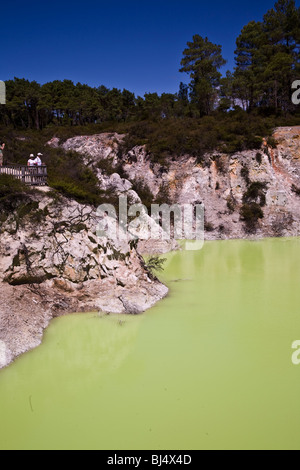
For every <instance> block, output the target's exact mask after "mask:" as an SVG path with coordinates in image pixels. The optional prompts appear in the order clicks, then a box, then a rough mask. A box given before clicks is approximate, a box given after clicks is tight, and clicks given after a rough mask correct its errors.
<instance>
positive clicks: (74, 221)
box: [0, 191, 168, 367]
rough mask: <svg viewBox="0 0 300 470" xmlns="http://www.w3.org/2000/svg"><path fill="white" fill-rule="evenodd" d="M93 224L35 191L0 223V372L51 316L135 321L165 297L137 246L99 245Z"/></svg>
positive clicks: (85, 210) (53, 196)
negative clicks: (119, 316)
mask: <svg viewBox="0 0 300 470" xmlns="http://www.w3.org/2000/svg"><path fill="white" fill-rule="evenodd" d="M4 219H5V220H4ZM99 222H100V218H99V216H97V214H96V213H95V211H94V210H93V209H92V208H91V207H86V206H82V205H80V204H78V203H76V202H75V201H70V200H68V199H66V198H63V197H61V196H59V195H58V194H57V193H51V192H50V193H49V194H47V193H44V192H39V191H36V192H35V193H33V194H32V195H30V196H28V197H27V199H26V202H23V203H22V206H21V207H18V209H17V211H14V212H10V213H7V214H6V215H5V216H4V217H3V219H2V225H1V238H0V278H1V280H2V281H3V282H2V286H1V293H0V299H1V300H0V301H1V312H0V367H3V366H5V365H7V364H8V363H9V362H10V361H11V360H12V359H13V358H15V357H16V356H18V355H19V354H21V353H22V352H24V351H27V350H28V349H31V348H32V347H35V346H37V345H38V344H39V343H40V341H41V339H42V332H43V329H44V328H45V327H46V326H47V325H48V323H49V321H50V320H51V318H53V316H57V315H61V314H64V313H72V312H80V311H101V312H108V313H110V312H111V313H131V314H138V313H141V312H143V311H145V310H147V309H148V308H150V307H152V306H153V305H154V304H155V303H156V302H157V301H158V300H160V299H162V298H163V297H165V296H166V295H167V292H168V289H167V288H166V287H165V286H164V285H163V284H161V283H160V282H159V281H158V280H157V279H155V278H153V277H152V276H151V275H150V274H149V272H148V271H147V269H146V268H145V265H144V262H143V259H142V258H141V256H140V255H139V254H138V252H137V251H136V248H135V242H134V241H129V242H127V241H117V240H115V241H114V242H113V241H111V240H108V239H107V238H98V237H97V226H98V224H99Z"/></svg>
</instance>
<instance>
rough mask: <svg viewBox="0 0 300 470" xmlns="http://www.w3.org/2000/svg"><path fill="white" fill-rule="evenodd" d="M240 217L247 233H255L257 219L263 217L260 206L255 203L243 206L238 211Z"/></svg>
mask: <svg viewBox="0 0 300 470" xmlns="http://www.w3.org/2000/svg"><path fill="white" fill-rule="evenodd" d="M240 215H241V219H242V220H243V221H244V222H245V229H246V232H247V233H255V232H256V230H257V226H258V221H259V219H263V217H264V213H263V211H262V208H261V206H260V205H259V204H257V203H255V202H251V203H250V204H243V206H242V207H241V210H240Z"/></svg>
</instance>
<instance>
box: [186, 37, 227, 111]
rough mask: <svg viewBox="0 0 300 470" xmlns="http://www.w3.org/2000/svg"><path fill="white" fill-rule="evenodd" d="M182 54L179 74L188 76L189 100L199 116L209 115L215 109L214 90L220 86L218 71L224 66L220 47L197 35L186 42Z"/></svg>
mask: <svg viewBox="0 0 300 470" xmlns="http://www.w3.org/2000/svg"><path fill="white" fill-rule="evenodd" d="M187 46H188V47H187V48H186V49H185V50H184V52H183V59H182V61H181V65H182V68H181V69H180V72H185V73H188V74H190V78H191V83H190V89H191V99H192V102H193V103H195V104H196V106H197V108H198V109H199V112H200V116H205V115H207V114H210V113H211V112H212V111H213V110H214V107H215V102H216V98H217V93H216V88H217V87H218V86H219V84H220V79H221V74H220V72H219V69H220V68H221V67H222V66H223V65H225V64H226V61H225V60H224V59H223V57H222V47H221V46H218V45H216V44H213V43H212V42H210V41H209V40H208V38H202V37H201V36H199V35H198V34H196V35H195V36H194V37H193V41H192V42H188V44H187Z"/></svg>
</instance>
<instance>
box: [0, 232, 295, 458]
mask: <svg viewBox="0 0 300 470" xmlns="http://www.w3.org/2000/svg"><path fill="white" fill-rule="evenodd" d="M161 277H162V279H163V280H164V281H165V282H166V283H167V284H168V286H169V287H170V295H169V297H168V298H166V299H165V300H163V301H162V302H160V303H159V304H158V305H157V306H156V307H154V308H153V309H151V310H150V311H148V312H147V313H145V314H144V315H141V316H138V317H131V316H105V317H99V316H97V315H96V314H93V313H92V314H86V315H74V316H68V317H64V318H60V319H56V320H54V321H53V322H52V323H51V326H50V327H49V329H48V330H47V331H46V334H45V339H44V342H43V344H42V346H41V347H39V348H37V349H36V350H34V351H32V352H30V353H27V354H26V355H24V356H22V357H21V358H19V359H18V360H17V361H16V362H15V364H13V365H11V366H10V367H9V368H7V369H5V370H3V371H0V416H1V426H0V448H1V449H66V448H67V449H76V448H77V449H107V450H114V449H119V450H122V449H172V450H185V449H239V448H243V449H248V448H250V449H252V448H256V449H260V448H268V449H273V448H275V449H276V448H280V449H282V448H288V449H299V448H300V427H299V422H300V366H295V365H293V364H292V360H291V357H292V353H293V351H292V348H291V346H292V343H293V342H294V341H295V340H298V339H300V311H299V310H300V288H299V287H300V240H299V239H288V240H287V239H282V240H264V241H260V242H249V241H224V242H209V243H206V244H205V246H204V248H203V250H201V251H198V252H181V253H176V254H170V255H168V261H167V263H166V270H165V272H164V273H163V275H162V276H161Z"/></svg>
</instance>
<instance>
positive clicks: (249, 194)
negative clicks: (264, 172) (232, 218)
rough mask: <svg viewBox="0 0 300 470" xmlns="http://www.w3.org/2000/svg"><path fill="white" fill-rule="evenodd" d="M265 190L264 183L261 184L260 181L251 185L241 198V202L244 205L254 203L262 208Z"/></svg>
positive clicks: (264, 203)
mask: <svg viewBox="0 0 300 470" xmlns="http://www.w3.org/2000/svg"><path fill="white" fill-rule="evenodd" d="M266 190H267V184H266V183H262V182H260V181H256V182H254V183H251V185H250V186H249V188H248V190H247V191H246V192H245V194H244V196H243V202H244V203H245V204H246V203H249V202H256V203H258V204H259V205H260V207H264V206H265V205H266Z"/></svg>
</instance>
